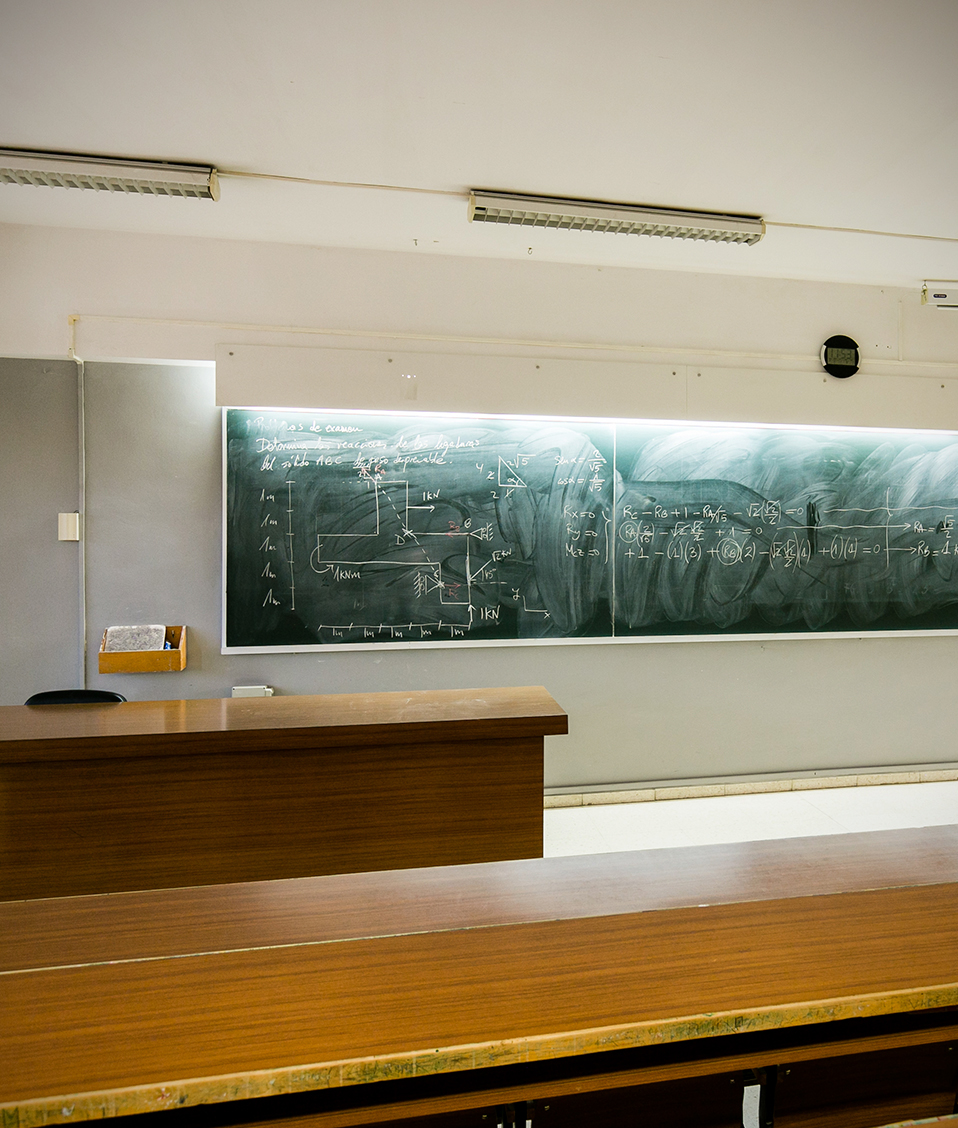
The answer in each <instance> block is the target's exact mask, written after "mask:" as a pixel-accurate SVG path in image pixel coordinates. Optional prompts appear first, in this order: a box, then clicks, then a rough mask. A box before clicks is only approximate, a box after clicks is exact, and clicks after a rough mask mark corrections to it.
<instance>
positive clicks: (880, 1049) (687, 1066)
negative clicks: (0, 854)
mask: <svg viewBox="0 0 958 1128" xmlns="http://www.w3.org/2000/svg"><path fill="white" fill-rule="evenodd" d="M0 972H2V973H3V974H0V1013H2V1015H3V1023H2V1025H0V1061H2V1062H3V1063H4V1065H3V1068H2V1069H0V1108H2V1110H3V1124H4V1126H5V1128H27V1125H30V1126H33V1125H37V1124H41V1123H50V1122H56V1123H67V1122H70V1121H73V1120H80V1119H87V1118H100V1117H104V1116H106V1117H112V1116H120V1115H136V1114H142V1113H146V1112H150V1113H154V1112H157V1111H160V1110H166V1111H165V1112H163V1114H162V1116H161V1117H160V1118H159V1119H157V1118H156V1117H151V1119H150V1121H149V1123H150V1124H155V1125H156V1128H164V1126H166V1125H168V1126H169V1128H185V1126H186V1125H201V1124H203V1125H208V1124H211V1123H214V1120H211V1119H210V1117H211V1116H213V1114H214V1113H215V1116H216V1119H215V1123H217V1124H254V1123H255V1124H262V1123H268V1122H272V1121H274V1120H276V1121H279V1120H283V1121H284V1122H285V1128H299V1126H306V1125H311V1126H314V1128H336V1126H345V1125H354V1124H380V1123H387V1122H392V1121H404V1122H405V1123H406V1124H407V1125H411V1124H414V1123H418V1122H419V1121H420V1120H422V1122H423V1123H424V1124H435V1125H437V1126H441V1128H446V1126H447V1125H448V1126H453V1128H456V1126H458V1125H460V1124H461V1125H467V1124H468V1125H473V1126H474V1128H482V1126H483V1125H485V1128H492V1124H493V1123H496V1122H497V1120H498V1121H500V1122H502V1123H507V1122H522V1121H524V1120H528V1119H530V1118H532V1119H534V1121H535V1123H536V1124H537V1125H538V1124H540V1123H541V1124H542V1125H543V1126H544V1128H548V1126H549V1125H554V1126H555V1128H565V1126H566V1125H572V1124H584V1123H589V1124H594V1125H599V1126H602V1125H605V1124H609V1125H612V1124H615V1123H621V1122H623V1121H622V1117H623V1116H626V1120H625V1121H624V1122H625V1123H632V1122H637V1123H641V1124H645V1123H649V1124H658V1123H663V1124H665V1123H668V1124H670V1125H679V1126H681V1125H686V1124H688V1125H690V1126H691V1125H695V1126H701V1128H704V1126H716V1128H717V1126H720V1125H722V1126H728V1125H737V1124H739V1123H740V1122H741V1115H742V1107H743V1099H747V1098H746V1097H745V1094H746V1091H748V1094H752V1093H756V1094H759V1095H761V1096H762V1098H763V1100H764V1101H765V1102H766V1104H767V1105H768V1104H769V1102H771V1101H772V1100H773V1099H774V1104H775V1124H776V1125H778V1126H779V1128H790V1126H796V1128H797V1126H799V1125H809V1126H811V1125H815V1126H819V1128H825V1126H829V1125H835V1128H855V1126H856V1125H857V1126H859V1128H873V1126H875V1125H880V1124H887V1123H890V1122H891V1121H894V1120H901V1119H904V1118H906V1117H907V1116H913V1115H923V1116H930V1115H940V1114H944V1113H948V1112H951V1111H952V1110H953V1109H954V1107H955V1083H956V1071H958V1062H956V1059H958V1051H956V1049H955V1047H956V1045H958V1042H956V1039H958V827H938V828H931V829H926V830H905V831H890V832H881V833H874V834H849V835H839V836H830V837H822V838H808V839H791V840H780V841H771V842H753V843H743V844H737V845H726V846H715V847H694V848H685V849H671V850H653V851H644V852H636V853H621V854H606V855H597V856H588V857H574V858H554V859H536V860H525V861H522V860H520V861H507V862H498V863H493V864H486V865H470V866H459V867H450V868H442V869H417V870H402V871H393V872H390V873H364V874H354V875H338V876H327V877H317V878H304V879H298V880H285V881H270V882H262V883H243V884H236V885H228V886H214V887H209V888H186V889H172V890H162V891H153V892H140V893H127V894H120V895H115V896H94V897H74V898H64V899H57V900H46V901H43V900H38V901H23V902H9V903H7V904H3V905H0ZM773 1090H776V1091H775V1092H774V1097H773ZM211 1105H217V1106H220V1107H218V1108H216V1109H213V1108H210V1107H209V1106H211ZM630 1110H631V1111H630ZM656 1110H658V1111H656ZM639 1113H642V1116H644V1117H645V1119H642V1118H640V1117H639ZM430 1117H438V1119H436V1120H430V1119H429V1118H430ZM483 1117H485V1120H483Z"/></svg>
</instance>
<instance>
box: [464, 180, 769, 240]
mask: <svg viewBox="0 0 958 1128" xmlns="http://www.w3.org/2000/svg"><path fill="white" fill-rule="evenodd" d="M469 220H470V222H471V223H508V224H514V225H518V226H521V227H555V228H559V229H562V230H566V231H605V232H608V233H611V234H615V235H657V236H660V237H662V238H666V239H699V240H704V241H707V242H715V243H746V244H748V245H752V244H754V243H757V242H758V241H759V239H761V238H762V236H763V235H764V234H765V223H764V222H763V220H762V219H761V217H759V216H750V215H726V214H723V213H720V212H693V211H683V210H681V209H675V208H669V209H663V208H650V207H643V206H641V205H638V204H606V203H599V202H595V201H591V200H567V199H562V198H559V197H550V196H521V195H514V194H509V195H503V194H499V193H494V192H483V191H479V190H476V191H473V192H472V193H470V196H469Z"/></svg>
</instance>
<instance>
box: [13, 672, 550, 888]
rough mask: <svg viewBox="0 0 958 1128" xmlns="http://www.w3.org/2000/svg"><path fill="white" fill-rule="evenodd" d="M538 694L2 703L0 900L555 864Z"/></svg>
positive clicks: (545, 727) (543, 714)
mask: <svg viewBox="0 0 958 1128" xmlns="http://www.w3.org/2000/svg"><path fill="white" fill-rule="evenodd" d="M567 730H568V720H567V718H566V715H565V714H564V713H563V712H562V710H561V709H560V708H559V706H558V705H557V704H556V703H555V701H553V699H552V698H551V697H550V696H549V694H548V693H546V691H545V690H544V689H542V688H540V687H531V688H529V687H526V688H519V689H514V688H513V689H510V688H507V689H476V690H438V691H428V692H427V691H422V692H412V693H371V694H366V693H363V694H335V695H330V696H319V697H273V698H239V699H236V700H233V699H230V698H227V699H217V700H212V701H136V702H127V703H125V704H114V705H44V706H37V707H27V706H7V707H4V708H0V810H2V812H3V817H2V819H0V900H9V899H15V898H21V897H59V896H69V895H73V894H84V893H111V892H117V891H122V890H130V889H157V888H166V887H172V886H179V885H208V884H211V883H215V882H234V881H257V880H265V879H270V878H286V877H300V876H307V875H313V874H328V873H351V872H356V871H360V870H383V869H393V868H401V867H402V868H405V867H411V866H439V865H454V864H461V863H468V862H486V861H497V860H500V859H504V858H529V857H540V856H541V855H542V780H543V738H544V737H545V736H546V735H547V734H555V733H564V732H566V731H567Z"/></svg>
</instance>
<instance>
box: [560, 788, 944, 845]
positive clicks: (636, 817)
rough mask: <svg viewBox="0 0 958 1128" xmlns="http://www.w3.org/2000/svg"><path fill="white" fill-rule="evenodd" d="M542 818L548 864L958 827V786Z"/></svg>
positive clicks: (628, 806) (749, 798) (838, 791)
mask: <svg viewBox="0 0 958 1128" xmlns="http://www.w3.org/2000/svg"><path fill="white" fill-rule="evenodd" d="M544 815H545V856H546V857H547V858H549V857H561V856H563V855H567V854H604V853H609V852H611V851H614V850H651V849H655V848H656V847H662V846H706V845H709V844H710V843H717V842H749V841H753V840H757V839H761V838H799V837H804V836H808V835H813V834H845V833H849V832H851V831H859V830H895V829H899V828H902V827H910V826H940V825H942V824H945V823H958V782H947V783H905V784H886V785H884V786H881V787H840V788H833V789H828V790H817V791H781V792H772V793H771V794H764V795H762V794H759V795H726V796H722V797H719V798H713V799H667V800H656V801H655V802H652V803H618V804H613V805H609V806H596V807H557V808H553V809H548V810H546V811H545V812H544Z"/></svg>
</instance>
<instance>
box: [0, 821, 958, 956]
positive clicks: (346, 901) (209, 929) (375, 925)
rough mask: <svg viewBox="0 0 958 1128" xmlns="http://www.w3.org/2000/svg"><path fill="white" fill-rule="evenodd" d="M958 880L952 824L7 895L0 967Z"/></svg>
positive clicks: (0, 918)
mask: <svg viewBox="0 0 958 1128" xmlns="http://www.w3.org/2000/svg"><path fill="white" fill-rule="evenodd" d="M955 882H958V826H940V827H925V828H921V829H910V830H892V831H881V832H869V833H864V834H843V835H837V836H822V837H817V838H795V839H774V840H770V841H765V842H739V843H730V844H726V845H720V846H694V847H680V848H675V849H663V850H642V851H630V852H623V853H614V854H594V855H584V856H581V857H569V858H535V859H528V860H519V861H503V862H497V863H494V864H483V865H465V866H449V867H441V868H428V869H404V870H396V871H391V872H388V873H382V872H373V873H357V874H342V875H332V876H325V877H311V878H301V879H293V880H284V881H261V882H244V883H236V884H229V885H214V886H200V887H196V888H184V889H162V890H153V891H148V892H137V893H120V894H114V895H99V896H88V897H69V898H63V899H61V898H53V899H40V900H27V901H10V902H7V903H5V904H0V971H8V970H16V969H18V968H20V969H23V968H31V967H32V968H40V967H55V966H58V965H66V964H78V963H89V962H98V961H107V960H131V959H148V958H155V957H159V956H172V955H177V954H179V953H182V952H191V953H213V952H223V951H237V950H243V949H247V948H257V947H260V948H268V947H278V946H283V945H296V944H302V945H309V944H321V943H327V942H330V941H337V940H350V939H363V938H371V937H375V936H385V935H408V934H411V933H417V932H437V931H446V930H450V929H465V928H488V927H490V926H496V925H509V924H524V923H533V922H536V921H547V920H562V919H574V918H577V917H592V916H612V915H617V914H622V913H638V912H652V911H661V910H665V909H673V908H694V907H695V906H698V905H702V904H704V903H708V904H712V905H717V904H729V903H735V902H745V901H756V900H768V899H783V898H790V897H811V896H820V895H826V894H834V893H848V892H862V891H865V890H869V889H876V888H889V887H894V886H900V887H907V886H919V885H933V884H943V883H955Z"/></svg>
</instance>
